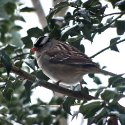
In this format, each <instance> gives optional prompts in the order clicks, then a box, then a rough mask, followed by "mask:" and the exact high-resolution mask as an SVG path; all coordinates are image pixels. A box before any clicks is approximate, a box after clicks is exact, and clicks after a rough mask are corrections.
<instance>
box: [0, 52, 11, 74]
mask: <svg viewBox="0 0 125 125" xmlns="http://www.w3.org/2000/svg"><path fill="white" fill-rule="evenodd" d="M0 54H1V55H0V57H1V62H2V63H3V65H4V66H5V68H6V70H7V75H8V76H9V73H10V71H11V68H12V62H11V59H10V57H9V56H8V55H7V54H6V53H5V51H3V50H1V51H0Z"/></svg>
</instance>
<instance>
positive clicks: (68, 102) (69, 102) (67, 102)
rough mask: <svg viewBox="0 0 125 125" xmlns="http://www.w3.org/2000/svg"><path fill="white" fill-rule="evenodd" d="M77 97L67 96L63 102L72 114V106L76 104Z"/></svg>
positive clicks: (64, 106)
mask: <svg viewBox="0 0 125 125" xmlns="http://www.w3.org/2000/svg"><path fill="white" fill-rule="evenodd" d="M74 102H75V98H71V97H67V98H66V99H65V101H64V102H63V109H64V111H66V112H67V113H69V114H71V112H70V107H71V106H72V105H73V104H74Z"/></svg>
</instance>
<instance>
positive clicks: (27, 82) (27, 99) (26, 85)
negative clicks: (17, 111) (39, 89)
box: [24, 80, 33, 102]
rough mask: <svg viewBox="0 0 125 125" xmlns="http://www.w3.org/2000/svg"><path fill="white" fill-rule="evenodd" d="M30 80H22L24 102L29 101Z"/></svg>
mask: <svg viewBox="0 0 125 125" xmlns="http://www.w3.org/2000/svg"><path fill="white" fill-rule="evenodd" d="M32 84H33V83H32V82H30V81H28V80H25V81H24V86H25V93H26V100H25V101H24V102H31V100H30V95H31V86H32Z"/></svg>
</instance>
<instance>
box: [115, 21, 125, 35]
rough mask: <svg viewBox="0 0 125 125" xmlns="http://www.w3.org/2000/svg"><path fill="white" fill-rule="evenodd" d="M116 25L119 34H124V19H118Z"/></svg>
mask: <svg viewBox="0 0 125 125" xmlns="http://www.w3.org/2000/svg"><path fill="white" fill-rule="evenodd" d="M116 27H117V34H118V35H123V33H124V32H125V21H124V20H117V21H116Z"/></svg>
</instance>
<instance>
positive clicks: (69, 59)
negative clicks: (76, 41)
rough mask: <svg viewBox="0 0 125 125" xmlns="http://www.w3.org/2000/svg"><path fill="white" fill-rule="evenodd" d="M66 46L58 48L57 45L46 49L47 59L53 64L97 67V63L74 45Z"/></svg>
mask: <svg viewBox="0 0 125 125" xmlns="http://www.w3.org/2000/svg"><path fill="white" fill-rule="evenodd" d="M62 44H63V43H62ZM64 45H65V44H64ZM64 45H63V47H64ZM67 46H68V48H66V47H65V49H61V48H60V49H59V46H56V48H53V49H52V50H50V51H48V52H47V53H46V54H48V55H49V56H50V59H49V61H50V62H51V63H54V64H65V65H70V66H77V67H98V65H97V64H96V63H94V62H93V61H92V60H91V59H90V58H89V57H88V56H86V55H85V54H84V53H82V52H80V51H79V50H78V49H76V48H75V47H72V46H70V45H67Z"/></svg>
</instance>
